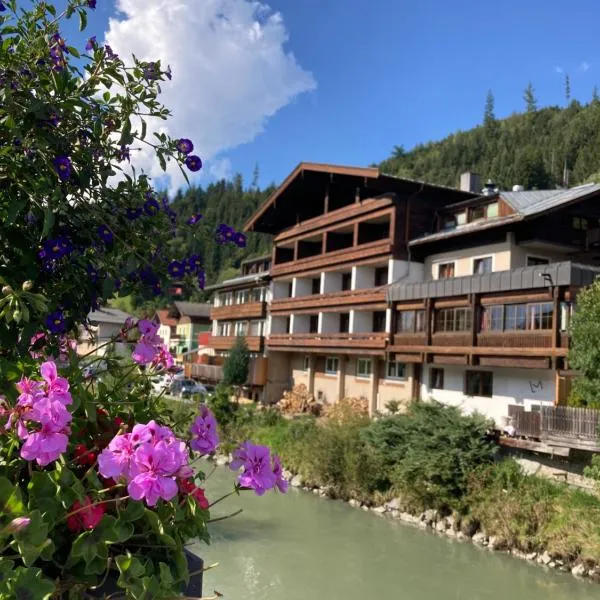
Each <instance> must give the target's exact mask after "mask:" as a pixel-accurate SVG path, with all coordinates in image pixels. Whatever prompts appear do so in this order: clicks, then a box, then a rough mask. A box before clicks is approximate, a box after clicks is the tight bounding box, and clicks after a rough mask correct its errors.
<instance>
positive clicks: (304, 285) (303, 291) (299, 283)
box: [292, 277, 312, 298]
mask: <svg viewBox="0 0 600 600" xmlns="http://www.w3.org/2000/svg"><path fill="white" fill-rule="evenodd" d="M310 295H312V279H300V278H299V277H294V279H293V282H292V298H299V297H300V296H310Z"/></svg>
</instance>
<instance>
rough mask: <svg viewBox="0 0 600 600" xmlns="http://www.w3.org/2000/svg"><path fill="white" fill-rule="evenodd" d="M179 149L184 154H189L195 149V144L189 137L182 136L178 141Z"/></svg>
mask: <svg viewBox="0 0 600 600" xmlns="http://www.w3.org/2000/svg"><path fill="white" fill-rule="evenodd" d="M176 146H177V150H179V152H181V153H182V154H189V153H190V152H191V151H192V150H193V149H194V144H192V141H191V140H188V139H187V138H181V139H180V140H177V142H176Z"/></svg>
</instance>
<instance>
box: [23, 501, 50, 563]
mask: <svg viewBox="0 0 600 600" xmlns="http://www.w3.org/2000/svg"><path fill="white" fill-rule="evenodd" d="M28 516H29V518H30V519H31V521H30V522H29V525H28V526H27V527H25V528H24V529H22V530H21V531H19V532H17V533H15V534H14V538H15V541H16V542H17V547H18V549H19V554H20V555H21V558H22V559H23V562H24V563H25V566H28V567H29V566H31V565H32V564H33V563H34V562H35V561H36V560H37V558H38V557H39V556H40V554H41V553H42V552H43V551H44V550H45V549H46V548H47V547H48V546H51V545H52V541H51V540H50V539H49V538H48V524H47V523H46V522H45V521H44V519H43V517H42V513H41V512H40V511H39V510H34V511H33V512H31V513H29V515H28ZM46 552H47V551H46Z"/></svg>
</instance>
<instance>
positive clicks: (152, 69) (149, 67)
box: [144, 62, 160, 81]
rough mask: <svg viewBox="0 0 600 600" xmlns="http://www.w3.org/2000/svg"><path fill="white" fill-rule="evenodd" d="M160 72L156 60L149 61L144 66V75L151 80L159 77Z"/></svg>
mask: <svg viewBox="0 0 600 600" xmlns="http://www.w3.org/2000/svg"><path fill="white" fill-rule="evenodd" d="M159 74H160V72H159V70H158V65H157V63H155V62H149V63H148V64H146V66H145V67H144V77H145V78H146V79H148V80H149V81H153V80H155V79H158V76H159Z"/></svg>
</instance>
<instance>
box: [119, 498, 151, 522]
mask: <svg viewBox="0 0 600 600" xmlns="http://www.w3.org/2000/svg"><path fill="white" fill-rule="evenodd" d="M144 511H145V509H144V505H143V504H142V502H137V501H133V502H131V501H130V502H129V503H128V504H127V507H126V508H125V510H123V511H121V513H120V517H119V518H120V519H123V520H125V521H127V522H129V523H133V522H135V521H137V520H139V519H141V518H142V517H143V516H144Z"/></svg>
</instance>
